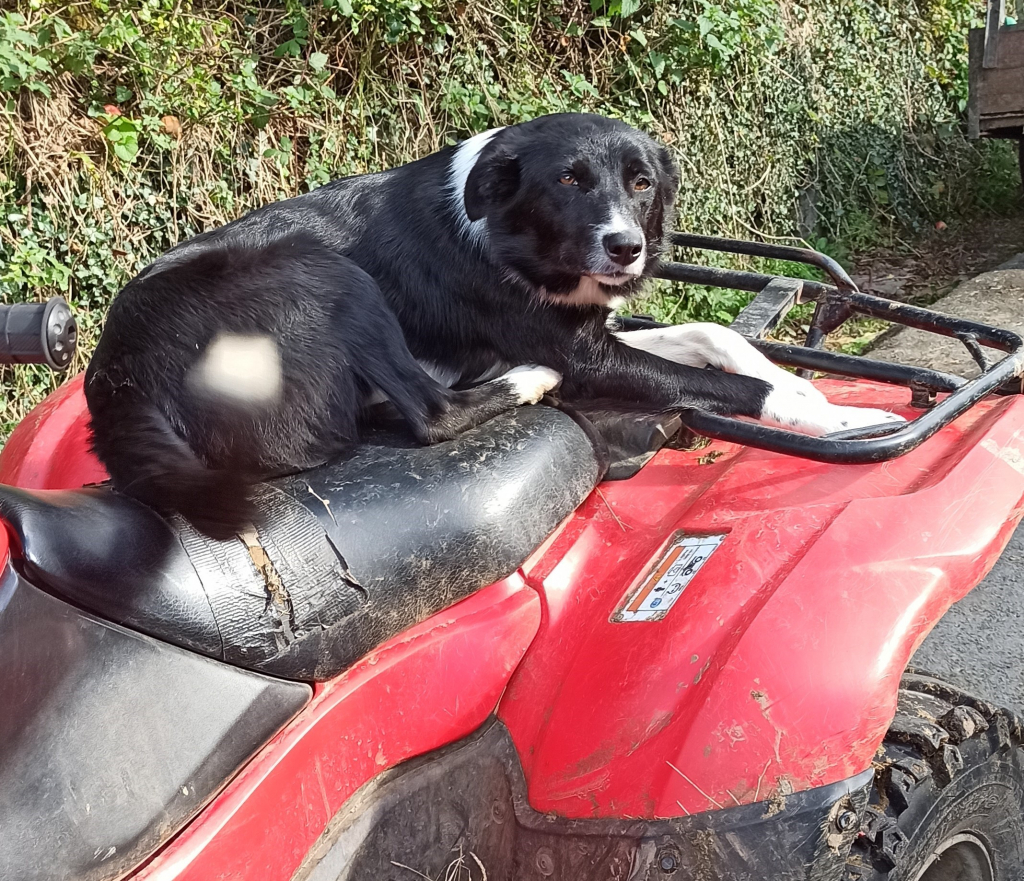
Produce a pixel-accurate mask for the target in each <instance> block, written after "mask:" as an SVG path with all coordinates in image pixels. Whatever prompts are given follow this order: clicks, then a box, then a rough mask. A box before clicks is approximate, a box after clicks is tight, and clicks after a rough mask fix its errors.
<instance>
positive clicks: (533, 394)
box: [495, 364, 562, 404]
mask: <svg viewBox="0 0 1024 881" xmlns="http://www.w3.org/2000/svg"><path fill="white" fill-rule="evenodd" d="M495 381H496V382H505V383H507V384H508V385H510V386H511V387H512V392H513V394H515V395H516V396H517V403H519V404H536V403H537V401H539V400H540V399H541V398H543V397H544V395H546V394H547V393H548V392H549V391H551V390H552V389H555V388H557V387H558V384H559V383H560V382H561V381H562V374H560V373H558V372H557V371H555V370H551V369H550V368H548V367H540V366H538V365H536V364H526V365H524V366H522V367H514V368H513V369H512V370H510V371H508V373H505V374H502V375H501V376H500V377H498V379H497V380H495Z"/></svg>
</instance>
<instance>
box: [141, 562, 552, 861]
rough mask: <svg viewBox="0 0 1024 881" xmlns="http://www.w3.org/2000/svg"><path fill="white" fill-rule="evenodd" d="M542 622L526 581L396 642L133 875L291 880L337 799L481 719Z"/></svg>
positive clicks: (337, 682) (347, 677) (501, 585)
mask: <svg viewBox="0 0 1024 881" xmlns="http://www.w3.org/2000/svg"><path fill="white" fill-rule="evenodd" d="M539 624H540V600H539V598H538V596H537V594H536V593H535V592H534V591H532V590H530V589H529V588H528V587H526V586H525V585H524V583H523V580H522V578H520V577H518V576H512V577H510V578H507V579H505V580H504V581H500V582H498V583H496V584H492V585H491V586H489V587H486V588H484V589H483V590H481V591H478V592H477V593H475V594H473V595H472V596H470V597H467V598H466V599H464V600H462V601H461V602H460V603H457V604H456V605H454V606H452V607H451V608H449V609H447V610H445V611H443V612H439V613H438V614H436V615H434V616H433V617H431V618H429V619H427V620H426V621H424V622H423V623H422V624H419V625H417V626H416V627H413V628H412V629H410V630H408V631H406V632H405V633H403V634H401V635H400V636H397V637H395V638H394V639H392V640H390V641H389V642H387V643H385V644H384V645H383V646H381V647H380V648H379V649H377V650H375V651H374V652H372V653H371V654H369V655H368V656H366V657H365V658H363V659H361V660H360V661H359V662H357V663H356V664H355V665H354V666H353V667H351V668H350V669H349V670H347V671H346V672H345V673H344V674H342V675H341V676H338V677H337V678H335V679H332V680H330V681H328V682H325V683H322V684H321V685H318V686H317V688H316V693H315V694H314V697H313V700H312V701H311V702H310V703H309V704H308V705H307V706H306V707H305V708H304V709H303V710H302V711H301V712H300V713H299V715H298V716H297V717H296V718H295V719H294V720H292V722H291V723H289V725H288V726H287V727H286V728H285V729H284V730H283V731H282V732H281V733H280V734H279V735H278V736H277V737H275V738H274V739H273V740H272V741H270V743H268V744H267V745H266V746H265V747H264V748H263V750H262V751H261V752H260V753H259V754H258V755H257V756H256V757H255V758H254V759H253V760H252V761H251V762H250V763H249V764H248V765H247V766H246V767H245V768H244V769H243V770H242V771H241V772H240V773H239V774H238V776H237V777H236V778H235V779H234V780H232V781H231V782H230V783H229V784H228V786H227V787H226V788H225V789H224V790H223V791H222V792H221V793H220V795H218V796H217V797H216V799H215V800H214V801H213V803H212V804H211V805H210V806H209V807H207V808H206V809H205V810H204V811H203V813H202V814H200V815H199V817H197V818H196V819H195V820H194V821H193V822H192V824H191V825H190V826H188V827H187V828H186V829H185V830H184V831H183V832H182V833H180V834H179V835H178V837H177V838H175V839H174V840H173V841H171V842H170V844H168V845H167V847H166V848H165V849H164V850H163V851H162V852H161V853H160V854H158V855H157V856H156V857H155V858H154V859H153V860H152V862H150V864H149V865H148V866H146V867H144V868H143V869H141V870H140V871H139V872H137V873H136V874H134V875H132V876H131V877H133V878H138V879H146V881H171V879H175V881H239V879H243V878H244V879H251V881H287V879H289V878H291V877H292V875H293V874H294V872H295V870H296V869H297V868H298V866H299V864H300V863H301V861H302V859H303V858H304V857H305V855H306V853H307V851H308V850H309V849H310V847H312V846H313V844H314V843H315V842H316V840H317V838H318V836H319V835H320V834H321V833H322V832H323V831H324V828H325V826H326V825H327V823H328V821H330V819H331V818H332V817H333V816H334V814H335V813H336V812H337V811H338V810H339V809H340V808H341V806H342V804H343V803H344V802H345V800H346V799H347V798H348V797H349V796H351V795H352V794H353V793H354V792H355V791H356V790H357V789H358V788H359V787H360V786H362V785H363V784H364V783H366V782H368V781H369V780H371V779H372V778H373V777H375V776H376V775H377V774H380V773H381V772H382V771H385V770H387V769H388V768H391V767H393V766H395V765H397V764H398V763H399V762H402V761H404V760H405V759H408V758H411V757H413V756H417V755H421V754H423V753H426V752H429V751H430V750H433V749H437V748H438V747H440V746H444V745H445V744H447V743H450V742H452V741H454V740H458V739H459V738H461V737H465V736H466V735H467V734H469V733H471V732H472V731H473V730H474V729H476V728H477V727H479V726H480V725H481V724H483V722H484V721H485V720H486V719H487V717H488V715H490V714H491V713H492V712H493V710H494V708H495V706H496V705H497V703H498V698H499V696H500V695H501V693H502V690H503V689H504V688H505V685H506V683H507V682H508V679H509V677H510V676H511V674H512V671H513V670H514V669H515V667H516V665H517V664H518V663H519V661H520V659H521V658H522V656H523V654H524V652H525V651H526V648H527V646H529V644H530V641H531V640H532V639H533V637H534V634H535V633H536V632H537V627H538V625H539Z"/></svg>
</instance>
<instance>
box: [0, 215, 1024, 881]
mask: <svg viewBox="0 0 1024 881" xmlns="http://www.w3.org/2000/svg"><path fill="white" fill-rule="evenodd" d="M674 241H675V244H676V245H678V246H681V247H685V248H691V249H694V248H705V249H717V250H720V251H729V252H733V253H739V254H748V255H754V256H763V257H779V258H784V259H788V260H802V261H804V262H807V263H810V264H814V265H817V266H818V267H820V268H821V269H823V270H824V271H825V273H826V274H827V275H828V276H829V277H830V278H831V281H832V283H831V284H821V283H815V282H810V281H799V280H794V279H788V278H779V277H769V276H765V275H758V274H753V273H747V272H738V271H726V270H721V269H711V268H706V267H701V266H695V265H688V264H682V263H669V264H667V265H665V266H664V267H663V269H662V272H661V274H662V276H663V277H664V278H666V279H669V280H675V281H685V282H696V283H701V284H713V285H720V286H723V287H730V288H736V289H741V290H747V291H756V292H758V293H757V296H756V297H755V299H754V300H753V302H752V303H751V305H750V306H749V307H748V308H747V309H746V310H745V311H744V312H743V314H742V315H741V316H740V317H739V319H738V320H737V322H736V325H735V326H736V327H737V328H738V329H740V330H741V331H742V332H743V333H745V334H747V335H748V336H749V337H750V338H751V339H752V340H754V342H755V344H756V345H757V346H758V347H759V348H760V349H761V350H762V351H764V352H765V353H766V354H767V355H768V356H769V357H771V358H773V359H774V360H776V361H777V362H779V363H781V364H785V365H789V366H791V367H796V368H798V369H801V370H803V371H816V372H818V373H824V374H828V376H829V377H831V378H828V379H826V380H823V381H822V382H821V388H822V390H823V391H824V392H825V393H826V394H827V395H828V396H829V397H830V398H832V399H833V400H836V401H839V402H842V403H846V404H859V405H864V406H870V407H883V408H895V409H896V410H898V411H899V412H900V413H902V414H903V415H905V416H907V417H908V418H911V419H912V421H911V422H910V423H909V424H907V425H905V426H895V427H894V426H891V425H890V426H886V427H884V428H875V429H861V430H858V431H857V432H846V433H844V434H842V435H833V436H830V437H826V438H817V439H815V438H809V437H804V436H798V435H795V434H792V433H789V432H785V431H780V430H776V429H771V428H766V427H763V426H760V425H755V424H750V423H745V422H742V421H738V420H732V419H727V418H723V417H720V416H714V415H709V414H707V413H700V412H683V413H681V414H678V415H674V416H665V417H659V418H657V419H655V418H649V417H637V416H635V415H630V416H623V415H622V414H614V413H608V412H603V413H596V412H594V413H584V414H569V413H567V412H566V411H563V410H559V409H556V408H555V407H552V406H544V405H540V406H536V407H528V408H523V409H520V410H519V411H517V412H514V413H510V414H508V415H506V416H504V417H500V418H497V419H495V420H493V421H492V422H490V423H488V424H486V425H484V426H481V427H479V428H477V429H475V430H473V431H469V432H467V433H466V434H465V435H463V436H462V437H460V438H458V439H457V440H455V441H452V442H450V443H444V444H439V445H438V446H434V447H429V448H423V447H418V446H416V445H414V444H412V443H410V442H409V441H407V440H406V439H405V436H404V435H403V434H402V433H401V432H397V431H395V430H394V429H393V428H391V427H389V426H388V425H387V424H384V425H382V426H381V427H380V428H377V429H374V432H373V434H372V436H370V437H369V438H368V442H367V443H366V444H365V445H362V446H360V447H359V448H357V449H356V450H354V451H353V452H352V453H351V454H350V455H348V456H347V457H345V458H343V459H341V460H339V461H336V462H332V463H330V464H328V465H324V466H322V467H320V468H317V469H314V470H312V471H308V472H304V473H301V474H296V475H293V476H289V477H284V478H282V479H278V480H275V481H272V482H269V483H267V484H265V485H262V486H261V487H260V488H259V491H258V499H257V501H258V504H259V506H260V508H261V509H262V511H263V513H264V515H265V516H264V521H263V522H264V525H262V526H260V527H259V529H258V531H252V532H250V533H248V534H246V535H243V536H240V537H238V538H237V539H234V540H231V541H225V542H214V541H210V540H208V539H206V538H204V537H203V536H201V535H199V534H198V533H196V532H195V531H194V530H193V529H191V528H190V527H189V525H188V524H187V523H185V522H183V521H181V520H179V519H174V518H171V519H168V520H165V519H163V518H161V517H159V516H158V515H157V514H155V513H153V512H152V511H151V510H149V509H148V508H146V507H144V506H142V505H141V504H139V503H137V502H135V501H133V500H131V499H129V498H126V497H124V496H121V495H118V494H117V493H115V492H113V491H111V490H110V489H109V488H107V487H105V486H102V483H103V481H104V480H105V474H104V471H103V469H102V467H101V466H100V464H99V463H98V462H97V460H96V459H95V458H94V457H93V456H92V454H91V453H90V451H89V439H88V428H87V423H88V418H87V412H86V407H85V403H84V400H83V396H82V383H81V380H80V378H78V379H73V380H71V381H70V382H68V383H67V384H66V385H64V386H63V387H62V388H61V389H60V390H59V391H57V392H56V393H54V394H53V395H52V396H51V397H50V398H49V399H48V400H47V401H45V402H44V403H43V404H41V405H40V406H39V407H38V408H36V409H35V410H34V411H33V412H32V414H31V415H30V416H29V417H28V418H27V419H25V421H24V422H23V423H22V424H21V425H20V426H19V427H18V428H17V430H16V431H15V432H14V434H13V435H12V436H11V439H10V441H9V442H8V444H7V446H6V448H5V449H4V450H3V453H2V456H0V480H2V481H3V483H4V484H6V485H5V486H3V487H0V518H2V520H3V524H4V526H5V529H4V530H0V538H2V540H3V544H4V547H3V553H2V559H3V571H2V576H0V878H2V879H3V881H64V879H75V881H101V879H103V881H107V879H115V878H131V879H138V881H220V879H224V881H227V879H232V881H288V879H293V881H343V879H344V881H363V879H366V881H416V879H424V878H426V879H431V881H434V879H447V881H466V879H471V881H483V879H487V881H512V879H515V881H528V879H529V881H544V879H556V881H557V879H588V881H589V879H596V881H606V879H621V881H626V879H629V881H640V879H646V881H708V879H729V881H753V879H757V881H761V879H817V881H822V879H837V881H838V879H861V881H866V879H872V881H877V879H901V881H1020V879H1021V877H1022V876H1024V871H1022V867H1024V818H1022V807H1024V765H1022V757H1024V747H1022V738H1024V729H1022V722H1021V717H1020V716H1019V715H1018V713H1022V714H1024V627H1022V623H1021V622H1022V620H1024V592H1022V591H1021V590H1020V589H1018V586H1017V585H1018V578H1017V575H1016V573H1015V571H1014V569H1013V565H1014V563H1015V562H1017V563H1019V562H1020V561H1021V559H1022V556H1021V555H1020V554H1019V553H1018V555H1017V556H1016V557H1014V553H1016V552H1014V551H1013V550H1012V548H1013V545H1011V551H1009V552H1008V553H1007V555H1006V556H1004V558H1003V560H1002V561H1001V562H999V563H998V564H997V566H996V568H995V570H994V571H993V572H992V574H991V575H989V576H988V577H987V578H986V577H985V576H986V574H987V573H989V570H990V569H992V568H993V565H994V564H996V561H997V560H998V559H999V558H1000V555H1001V554H1002V552H1003V549H1004V547H1005V546H1006V545H1007V543H1008V542H1009V541H1010V540H1011V536H1012V535H1013V532H1014V528H1015V526H1016V525H1017V522H1018V520H1019V519H1020V517H1021V514H1022V510H1024V508H1022V500H1024V398H1022V397H1021V392H1022V388H1021V378H1020V377H1021V374H1022V371H1024V342H1022V340H1021V338H1020V337H1018V336H1016V335H1014V334H1013V333H1010V332H1008V331H1005V330H999V329H996V328H993V327H987V326H984V325H982V324H977V323H974V322H970V321H963V320H958V319H954V318H950V317H947V316H942V315H938V314H935V313H932V312H928V311H926V310H923V309H918V308H914V307H911V306H908V305H903V304H899V303H895V302H890V301H888V300H884V299H880V298H878V297H872V296H867V295H865V294H863V293H860V292H858V291H857V290H856V288H855V286H854V285H853V284H852V283H851V281H850V279H849V278H848V277H847V276H846V274H845V273H844V272H843V271H842V269H841V268H840V267H838V266H837V265H836V264H835V263H833V262H831V261H830V260H829V259H828V258H826V257H824V256H823V255H820V254H817V253H814V252H811V251H804V250H797V249H790V248H781V247H772V246H767V245H762V244H754V243H745V242H732V241H723V240H718V239H707V238H703V237H696V236H690V235H677V236H675V239H674ZM806 301H815V302H816V304H817V306H816V310H815V315H814V319H813V322H812V327H811V330H810V334H809V339H808V344H807V345H806V346H788V345H781V344H778V343H773V342H767V341H765V340H764V339H762V338H763V337H764V336H765V334H766V333H767V332H768V331H769V330H771V329H772V327H774V325H775V324H776V323H777V322H778V321H779V319H780V318H781V317H782V316H783V315H784V314H785V313H786V311H787V310H788V309H789V308H790V307H791V306H793V305H794V303H798V302H806ZM26 308H27V309H28V310H29V311H28V314H27V315H26V314H25V313H24V311H23V310H24V309H26ZM47 308H48V309H49V310H50V311H49V312H47V313H45V314H43V311H42V310H43V307H42V306H38V307H13V308H12V309H9V310H8V311H7V313H6V314H5V315H3V316H2V318H3V320H4V321H6V322H7V325H6V329H7V335H6V337H5V338H4V340H3V341H4V342H5V343H6V344H7V349H8V354H7V357H8V359H9V360H21V361H24V360H30V359H31V358H32V357H36V358H40V359H41V358H42V357H44V356H45V353H49V360H50V363H51V364H53V366H55V367H61V366H63V365H64V364H66V363H67V361H68V360H69V358H70V350H69V347H72V346H73V342H74V340H73V323H72V322H71V320H70V315H69V313H68V312H67V310H66V307H65V306H63V304H62V303H61V302H59V301H58V302H57V303H56V304H55V305H53V306H49V307H47ZM33 309H34V310H35V311H32V310H33ZM852 313H863V314H867V315H871V316H875V317H879V318H884V319H887V320H890V321H894V322H898V323H902V324H907V325H911V326H914V327H917V328H922V329H925V330H929V331H933V332H935V333H938V334H944V335H946V336H952V337H956V338H958V339H960V340H961V341H962V342H963V343H964V345H965V346H967V348H968V349H969V350H970V351H971V353H972V354H973V355H974V356H975V358H976V359H977V361H978V363H979V365H980V367H981V374H980V376H979V377H978V378H977V379H974V380H973V381H970V382H967V381H965V380H963V379H961V378H959V377H956V376H951V375H947V374H943V373H939V372H935V371H932V370H924V369H919V368H914V367H908V366H902V365H897V364H889V363H880V362H874V361H869V360H864V359H861V358H857V357H853V356H844V355H839V354H833V353H829V352H826V351H823V350H822V349H821V348H820V344H821V342H822V340H823V338H824V337H825V335H826V334H827V333H829V332H831V331H833V330H835V329H836V328H837V327H838V326H839V325H840V324H841V323H842V322H843V321H844V320H845V319H846V318H847V317H849V316H850V315H851V314H852ZM54 316H56V317H54ZM19 322H20V324H19ZM33 322H34V323H33ZM622 323H623V325H624V326H625V327H630V328H632V327H641V326H649V325H650V322H645V321H643V320H641V319H624V320H623V322H622ZM57 344H60V345H61V346H62V347H63V348H62V349H56V348H55V346H56V345H57ZM983 347H988V348H991V349H996V350H1000V351H1001V352H1002V353H1007V354H1006V357H1003V358H1002V360H998V361H996V362H995V363H992V364H990V363H989V361H988V360H986V357H985V355H984V354H983ZM44 349H45V352H43V350H44ZM37 350H38V351H37ZM33 351H35V355H33V354H32V353H33ZM55 352H56V353H57V354H56V355H55V354H54V353H55ZM58 356H59V357H58ZM908 389H909V392H908ZM695 435H702V436H703V437H705V438H713V440H712V441H711V443H710V444H709V445H707V444H705V445H704V446H702V447H701V446H699V444H697V443H694V437H695ZM954 604H956V605H954Z"/></svg>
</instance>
